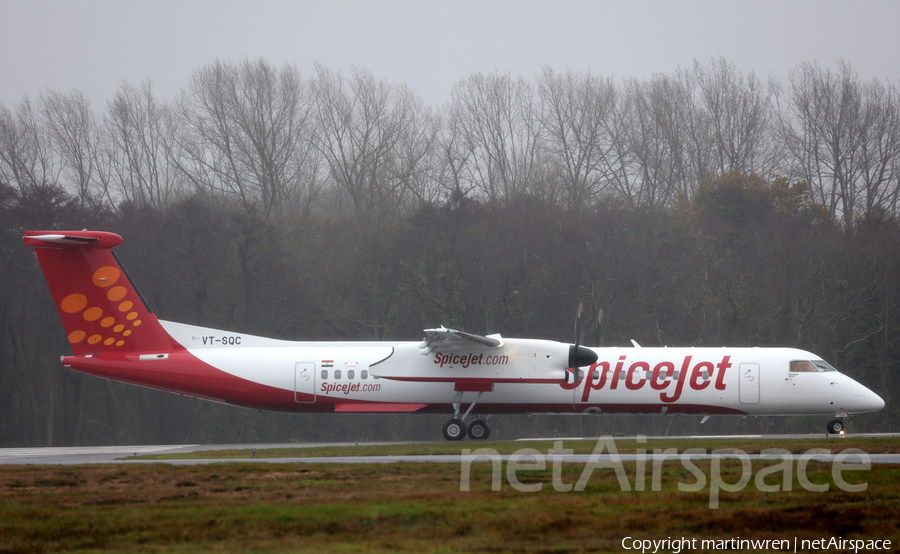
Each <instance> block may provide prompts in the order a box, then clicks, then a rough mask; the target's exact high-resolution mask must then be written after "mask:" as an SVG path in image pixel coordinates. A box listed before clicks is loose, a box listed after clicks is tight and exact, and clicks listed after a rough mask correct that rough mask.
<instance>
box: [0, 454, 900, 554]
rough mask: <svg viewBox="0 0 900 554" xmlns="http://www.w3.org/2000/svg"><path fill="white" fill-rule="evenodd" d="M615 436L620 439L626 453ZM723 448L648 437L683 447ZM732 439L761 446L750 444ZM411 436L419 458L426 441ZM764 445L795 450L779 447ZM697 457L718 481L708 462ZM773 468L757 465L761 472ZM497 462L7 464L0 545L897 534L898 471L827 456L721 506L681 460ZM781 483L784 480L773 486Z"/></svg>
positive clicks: (194, 548) (614, 546)
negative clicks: (465, 481)
mask: <svg viewBox="0 0 900 554" xmlns="http://www.w3.org/2000/svg"><path fill="white" fill-rule="evenodd" d="M849 440H850V439H844V440H841V441H840V442H838V441H834V442H833V443H832V445H833V446H832V447H831V449H832V450H833V451H837V450H842V449H843V448H847V447H850V445H851V443H848V442H847V441H849ZM620 442H621V443H623V444H622V445H620ZM624 442H625V441H617V446H618V447H619V450H620V451H624V450H625V448H624ZM632 442H633V441H632ZM724 444H726V443H722V444H719V443H716V444H713V443H712V441H704V442H703V443H694V442H693V441H684V440H679V441H674V442H673V443H672V444H669V443H662V442H660V443H657V442H656V441H650V442H648V443H647V444H646V445H641V446H642V447H643V446H646V447H647V449H648V450H652V449H653V448H668V447H674V448H677V449H678V450H679V451H683V450H684V449H686V448H691V447H698V446H701V447H705V448H707V449H708V450H711V449H716V448H721V447H723V445H724ZM728 444H730V446H727V447H729V448H741V449H743V450H744V451H747V452H750V451H751V450H753V448H755V447H752V444H755V443H753V442H746V441H745V442H744V443H741V444H739V445H738V446H735V445H734V444H733V442H732V441H729V443H728ZM504 445H506V446H504ZM834 445H837V446H834ZM416 446H417V448H416V449H415V450H414V452H415V453H423V452H426V451H428V449H423V448H422V447H421V446H422V445H416ZM479 446H487V447H492V448H495V449H497V450H498V451H499V450H501V449H502V448H507V447H509V448H512V449H513V450H515V449H518V448H523V447H527V448H536V449H538V450H541V451H544V452H546V450H547V448H549V447H552V446H553V445H552V443H548V444H546V445H545V444H541V443H532V442H526V443H486V444H481V443H477V442H464V443H456V444H453V445H452V450H451V452H452V453H459V451H460V449H461V448H476V447H479ZM564 446H565V447H567V448H568V447H572V446H573V445H570V444H569V443H568V441H566V442H565V443H564ZM635 446H637V445H635ZM763 446H767V447H772V446H774V447H781V448H788V446H787V442H785V443H782V442H780V441H772V443H770V444H765V445H763ZM815 446H818V443H804V444H799V445H796V448H798V449H799V451H800V452H802V451H805V450H808V449H809V448H812V447H815ZM895 446H896V444H895ZM853 447H859V444H858V443H857V444H853ZM360 448H362V447H360ZM404 448H405V447H404ZM433 448H436V449H443V448H445V445H434V446H433ZM579 448H582V446H579ZM583 448H584V449H585V451H590V449H592V448H593V444H592V443H590V442H588V444H585V445H584V446H583ZM791 448H792V449H793V448H794V447H791ZM258 453H259V452H258ZM317 455H320V454H317ZM695 464H696V466H697V467H698V468H699V469H700V470H701V471H702V472H703V473H704V474H705V475H707V476H710V475H711V471H712V470H711V462H709V461H696V462H695ZM771 464H772V462H761V461H757V460H754V461H753V473H754V475H756V474H757V473H758V472H759V471H760V469H762V468H764V467H768V466H769V465H771ZM721 467H722V470H721V475H722V477H723V479H724V480H725V482H727V483H733V482H736V481H737V479H738V478H739V476H740V472H741V464H740V462H739V461H728V460H726V461H723V462H721ZM794 467H796V463H795V464H794ZM506 469H507V465H506V464H504V467H503V470H504V471H503V472H502V479H501V490H500V491H493V490H491V478H492V473H491V471H492V466H491V464H489V463H486V462H485V463H473V464H472V465H471V479H470V490H469V491H461V490H460V475H461V466H460V464H459V463H451V464H421V463H394V464H346V465H345V464H319V463H311V464H310V463H281V464H271V463H262V462H242V463H229V462H216V463H212V464H204V465H197V466H176V465H171V464H162V463H159V464H117V465H84V466H66V467H60V466H0V553H4V554H6V553H13V552H15V553H43V552H48V553H49V552H125V551H128V552H177V553H180V552H491V553H499V552H529V553H534V552H542V553H543V552H546V553H551V552H552V553H563V552H565V553H576V552H625V551H624V550H623V548H622V544H621V543H622V539H623V538H624V537H626V536H631V537H636V538H651V539H652V538H655V539H664V538H666V537H673V538H675V537H688V538H697V539H703V538H721V539H730V538H734V537H741V538H745V539H747V538H753V539H767V538H768V539H791V540H793V538H794V537H798V538H799V539H801V540H802V539H804V538H807V539H818V538H822V537H825V538H828V537H831V536H835V537H837V536H841V537H843V538H845V539H846V538H880V539H890V540H892V541H893V544H894V545H896V544H898V541H900V516H898V514H900V485H898V483H900V466H895V465H873V466H872V468H871V469H870V470H868V471H854V472H852V473H849V474H848V475H847V480H848V481H850V482H853V483H861V482H865V483H867V485H868V487H867V490H866V491H863V492H845V491H843V490H840V489H839V488H837V487H835V485H834V481H833V479H832V471H831V470H832V467H831V464H826V463H818V462H810V463H809V469H810V471H809V477H810V480H811V481H812V482H814V483H829V484H830V487H829V490H828V491H826V492H811V491H807V490H805V489H804V488H803V487H802V486H801V485H800V484H799V482H798V480H797V475H796V472H794V475H793V479H792V487H791V489H792V490H790V491H778V492H772V493H766V492H762V491H760V490H759V489H758V488H757V487H756V486H755V485H754V482H753V480H751V482H750V484H749V486H747V487H746V488H744V489H743V490H741V491H738V492H724V491H723V492H721V493H720V503H719V508H718V509H715V510H713V509H710V508H709V496H710V491H709V485H708V484H707V485H706V486H705V487H704V488H703V489H702V490H700V491H699V492H686V491H682V490H679V487H678V485H679V483H681V484H683V485H684V484H691V483H693V482H695V479H694V476H693V475H692V474H691V473H690V472H689V471H688V470H687V469H685V467H684V466H683V465H682V463H681V462H680V461H678V460H672V461H668V462H666V463H665V464H663V465H662V471H661V478H660V482H661V490H660V491H653V490H649V489H650V488H651V487H650V482H651V481H650V480H651V467H650V464H649V463H648V464H647V483H646V487H645V488H646V489H647V490H644V491H638V490H635V487H634V483H635V464H634V463H633V462H632V463H628V462H625V463H624V466H623V469H624V471H625V472H626V474H627V478H628V480H629V483H630V486H629V489H630V490H628V491H624V492H623V491H622V490H620V486H619V481H618V480H617V478H616V474H615V472H614V471H613V470H611V469H602V468H601V469H596V470H594V471H593V473H592V474H591V476H590V479H589V481H588V483H587V487H586V488H585V490H584V491H581V492H574V491H573V492H557V491H556V490H554V487H553V481H554V478H553V471H552V467H550V464H548V467H547V468H546V469H545V470H543V471H520V472H518V473H517V475H518V477H519V478H520V479H521V480H522V481H523V482H525V483H528V484H541V490H540V491H538V492H531V493H526V492H520V491H518V490H516V489H515V488H513V487H512V486H510V484H509V482H508V480H507V473H506ZM583 471H584V465H583V464H564V465H563V466H562V472H561V481H562V482H563V483H566V484H573V483H575V482H577V481H578V479H579V477H580V476H581V475H582V473H583ZM779 482H780V474H777V475H775V476H770V478H768V479H767V480H766V484H769V485H771V484H774V483H779ZM698 551H699V550H692V551H690V552H691V553H693V552H698ZM629 552H633V551H629Z"/></svg>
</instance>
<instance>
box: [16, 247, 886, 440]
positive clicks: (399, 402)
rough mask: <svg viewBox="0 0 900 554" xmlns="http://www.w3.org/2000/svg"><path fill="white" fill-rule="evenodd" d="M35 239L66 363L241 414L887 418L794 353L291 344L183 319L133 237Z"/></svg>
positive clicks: (548, 345)
mask: <svg viewBox="0 0 900 554" xmlns="http://www.w3.org/2000/svg"><path fill="white" fill-rule="evenodd" d="M24 241H25V245H26V246H32V247H34V248H35V252H36V253H37V256H38V259H39V260H40V263H41V267H42V268H43V271H44V275H45V277H46V279H47V283H48V284H49V286H50V291H51V293H52V295H53V299H54V301H55V303H56V307H57V309H58V310H59V315H60V317H61V318H62V322H63V326H64V327H65V331H66V333H67V334H68V339H69V343H70V344H71V347H72V351H73V355H71V356H63V357H62V365H63V366H65V367H68V368H71V369H74V370H77V371H81V372H84V373H89V374H91V375H96V376H98V377H105V378H107V379H114V380H117V381H124V382H126V383H132V384H135V385H142V386H146V387H151V388H155V389H159V390H164V391H169V392H175V393H180V394H184V395H189V396H192V397H197V398H204V399H208V400H214V401H218V402H224V403H227V404H233V405H235V406H244V407H248V408H256V409H261V410H271V411H284V412H343V413H348V412H356V413H364V412H390V413H452V414H453V416H452V418H451V419H450V420H449V421H447V422H446V423H445V424H444V427H443V434H444V436H445V437H446V438H447V439H448V440H459V439H462V438H463V437H465V436H466V435H467V434H468V436H469V437H470V438H472V439H486V438H487V437H488V436H489V435H490V427H488V424H487V422H486V421H485V419H483V418H482V416H487V415H490V414H501V413H503V414H509V413H589V414H660V415H676V414H696V415H703V416H706V417H704V420H703V421H706V419H707V418H708V417H709V416H712V415H741V416H745V415H829V416H834V418H835V419H833V420H832V421H830V422H829V423H828V426H827V428H828V432H829V433H839V432H841V431H842V430H843V428H844V422H843V421H842V419H840V418H843V417H846V416H847V414H851V413H861V412H873V411H877V410H880V409H882V408H883V407H884V400H882V399H881V398H880V397H879V396H878V395H877V394H875V393H874V392H872V391H871V390H869V389H868V388H866V387H865V386H863V385H861V384H860V383H858V382H856V381H854V380H853V379H851V378H850V377H847V376H846V375H843V374H842V373H840V372H838V371H837V370H835V369H834V368H833V367H831V366H830V365H828V364H827V363H826V362H824V361H823V360H822V359H821V358H819V357H818V356H816V355H815V354H812V353H810V352H805V351H803V350H796V349H793V348H640V347H637V348H588V347H585V346H581V345H578V344H577V343H576V344H567V343H561V342H554V341H548V340H536V339H514V338H505V337H501V336H499V335H490V336H480V335H473V334H470V333H465V332H462V331H456V330H453V329H445V328H443V327H441V328H438V329H426V330H425V332H424V335H425V336H424V339H423V340H422V341H420V342H398V343H389V342H292V341H283V340H275V339H268V338H262V337H257V336H252V335H247V334H243V333H234V332H228V331H220V330H216V329H207V328H204V327H196V326H193V325H184V324H180V323H173V322H170V321H163V320H158V319H157V318H156V316H155V315H154V314H153V313H152V312H151V311H150V310H149V309H148V307H147V304H146V302H144V300H143V299H142V298H141V296H140V294H139V293H138V291H137V289H136V288H135V287H134V285H133V283H132V282H131V279H130V278H129V276H128V275H127V273H125V271H124V269H123V268H122V266H121V265H120V264H119V262H118V259H117V258H116V257H115V255H114V254H113V248H114V247H115V246H118V245H119V244H121V243H122V238H121V237H120V236H118V235H115V234H112V233H105V232H95V231H26V232H25V237H24ZM576 326H577V325H576ZM577 336H578V333H577V332H576V337H577ZM636 346H637V345H636ZM573 368H580V369H573ZM473 414H478V416H473V418H471V419H470V416H472V415H473ZM467 420H470V422H469V423H468V425H466V424H465V422H466V421H467Z"/></svg>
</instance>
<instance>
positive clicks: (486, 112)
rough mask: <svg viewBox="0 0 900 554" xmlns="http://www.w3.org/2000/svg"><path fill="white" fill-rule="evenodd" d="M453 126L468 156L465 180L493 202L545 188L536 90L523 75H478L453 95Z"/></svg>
mask: <svg viewBox="0 0 900 554" xmlns="http://www.w3.org/2000/svg"><path fill="white" fill-rule="evenodd" d="M449 117H450V118H451V120H452V123H451V125H454V128H455V129H456V130H457V131H458V133H459V135H458V138H459V145H460V147H461V148H463V149H464V150H465V152H466V155H465V156H459V157H458V159H464V160H465V163H464V167H463V172H464V175H465V179H466V180H468V181H469V182H470V183H471V184H472V186H474V188H476V189H477V190H478V191H479V192H480V193H481V194H482V195H484V196H485V197H487V198H491V199H498V198H512V197H515V196H517V195H519V194H523V193H533V192H536V191H537V190H538V189H540V188H541V187H540V183H538V179H537V178H536V175H537V174H538V173H539V172H538V169H539V165H540V159H539V153H540V141H541V139H542V137H541V134H542V125H541V123H540V121H539V120H538V118H537V117H536V116H535V108H534V92H533V89H532V86H531V85H530V84H529V83H528V82H527V81H525V80H524V79H522V78H521V77H519V78H517V79H513V78H512V77H511V76H510V75H508V74H507V75H501V74H499V73H495V74H491V75H483V74H480V73H479V74H475V75H472V76H471V77H469V79H467V80H465V81H462V82H460V83H459V84H457V85H456V86H455V87H454V89H453V93H452V99H451V105H450V114H449Z"/></svg>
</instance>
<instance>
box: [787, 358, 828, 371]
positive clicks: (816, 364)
mask: <svg viewBox="0 0 900 554" xmlns="http://www.w3.org/2000/svg"><path fill="white" fill-rule="evenodd" d="M825 371H837V370H836V369H834V368H833V367H831V366H830V365H829V364H828V362H825V361H823V360H813V361H806V360H797V361H793V362H791V373H818V372H825Z"/></svg>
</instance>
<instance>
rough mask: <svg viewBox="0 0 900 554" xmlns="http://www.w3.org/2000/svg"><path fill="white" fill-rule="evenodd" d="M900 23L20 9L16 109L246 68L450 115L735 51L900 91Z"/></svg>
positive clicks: (666, 7)
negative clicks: (372, 86)
mask: <svg viewBox="0 0 900 554" xmlns="http://www.w3.org/2000/svg"><path fill="white" fill-rule="evenodd" d="M898 21H900V2H898V1H897V0H870V1H862V2H858V1H853V2H848V1H829V0H815V1H806V0H804V1H788V2H785V1H784V0H779V1H769V0H754V1H743V2H738V1H728V0H686V1H587V0H580V1H566V0H553V1H538V0H519V1H484V0H482V1H470V0H453V1H439V0H431V1H429V0H417V1H408V0H392V1H388V0H384V1H381V0H370V1H351V0H329V1H267V0H254V1H252V2H250V1H247V0H244V1H233V0H177V1H168V0H165V1H159V0H155V1H148V0H140V1H131V0H116V1H111V0H79V1H61V0H27V1H25V0H5V2H4V7H3V10H2V18H0V53H2V55H0V104H3V105H6V106H7V107H11V106H12V105H13V104H14V103H17V102H19V101H21V100H22V99H23V97H24V96H26V95H27V96H28V97H30V98H32V99H35V98H37V96H38V95H39V94H40V93H41V92H42V91H43V90H46V89H47V88H50V89H54V90H59V91H61V92H69V91H71V90H72V89H78V90H81V91H83V92H85V93H86V94H87V95H88V96H89V97H90V98H91V101H92V103H93V105H94V107H95V109H102V107H103V105H104V103H105V102H106V100H107V99H108V98H109V97H110V96H111V95H112V94H113V93H114V92H115V91H116V90H117V89H118V88H119V86H120V85H121V83H122V82H123V81H127V82H129V83H132V84H135V85H138V84H140V82H141V81H142V80H144V79H149V80H151V81H153V83H154V85H155V91H156V93H157V95H159V96H161V97H163V98H166V99H171V98H173V97H174V95H175V94H176V93H177V91H178V90H179V89H180V88H182V87H184V86H186V85H187V82H188V78H189V76H190V74H191V72H192V71H194V70H195V69H197V68H199V67H201V66H203V65H204V64H207V63H209V62H212V61H215V60H216V59H219V60H223V61H234V60H240V59H243V58H245V57H249V58H257V57H262V58H264V59H266V60H267V61H269V62H271V63H273V64H276V65H281V64H283V63H285V62H293V63H296V64H297V66H298V67H299V68H300V70H301V72H302V73H303V74H304V75H309V74H310V73H311V72H312V69H313V64H314V63H315V62H321V63H323V64H325V65H326V66H327V67H328V68H329V69H331V70H333V71H343V72H345V73H346V72H348V71H349V70H350V69H351V68H352V67H354V66H355V67H360V68H364V69H368V70H370V71H371V72H372V73H373V74H374V75H375V77H376V78H378V79H387V80H389V81H391V82H397V83H406V84H408V85H409V86H410V87H411V88H412V89H413V90H414V91H415V92H417V93H418V94H420V95H421V96H422V97H423V98H424V99H425V101H426V102H428V103H429V104H431V105H435V106H436V105H439V104H442V103H444V102H446V101H447V100H448V99H449V97H450V91H451V90H452V88H453V85H454V84H455V83H457V82H459V81H460V80H462V79H465V78H467V77H468V76H469V75H471V74H472V73H475V72H493V71H497V70H499V71H501V72H510V73H512V74H520V75H522V76H524V77H526V78H529V79H531V78H533V76H534V74H535V73H537V72H538V71H539V70H540V68H541V67H542V66H543V65H550V66H552V67H553V68H554V69H556V70H564V69H565V68H571V69H573V70H577V71H588V70H590V71H591V72H592V73H594V74H597V75H603V76H607V75H613V76H615V77H616V79H619V80H621V79H624V78H627V77H638V78H646V77H649V76H650V75H652V74H653V73H668V74H671V73H672V72H674V71H675V70H676V69H677V68H678V67H690V66H691V65H692V64H693V61H694V60H695V59H697V60H699V61H700V62H703V63H707V62H709V61H710V59H712V58H714V57H718V56H720V55H721V56H724V57H725V58H726V59H727V60H728V61H731V62H734V63H735V64H736V65H737V67H738V69H739V70H741V71H742V72H744V73H747V72H749V71H751V70H752V71H755V72H756V74H757V75H758V76H759V77H760V78H762V79H766V78H767V76H768V75H770V74H772V75H774V76H775V77H777V78H779V79H781V80H786V76H787V73H788V71H789V70H790V69H791V68H793V67H794V66H795V65H797V64H798V63H800V62H803V61H818V62H819V64H820V65H822V66H824V67H828V68H831V69H833V68H834V67H835V61H836V60H838V59H839V58H843V59H845V60H848V61H850V62H851V63H852V65H853V68H854V69H855V70H856V71H857V72H858V73H859V74H860V76H861V77H862V78H863V79H866V80H869V79H873V78H877V79H881V80H890V81H893V82H897V81H898V79H900V61H898V58H897V53H898V52H900V33H898V32H897V30H896V26H897V22H898Z"/></svg>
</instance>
